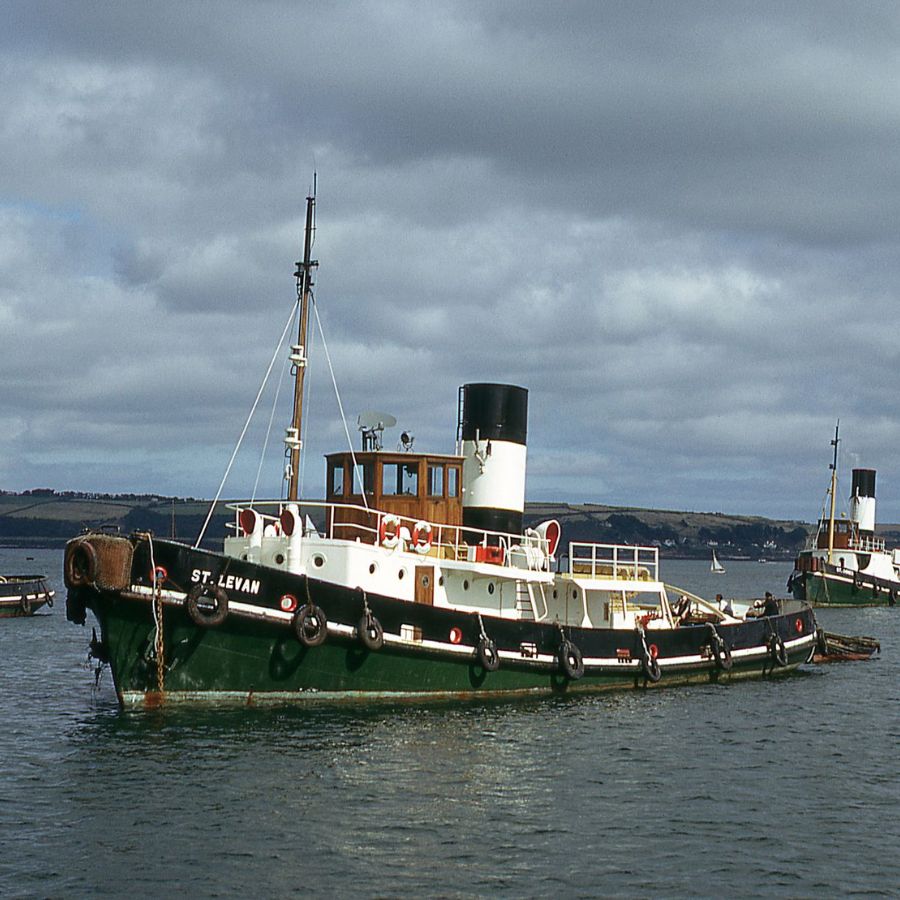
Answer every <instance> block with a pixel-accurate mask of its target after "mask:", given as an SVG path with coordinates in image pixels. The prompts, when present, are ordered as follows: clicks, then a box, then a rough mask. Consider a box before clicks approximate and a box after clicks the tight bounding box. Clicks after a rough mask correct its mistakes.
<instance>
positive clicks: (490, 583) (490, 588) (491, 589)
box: [488, 581, 494, 594]
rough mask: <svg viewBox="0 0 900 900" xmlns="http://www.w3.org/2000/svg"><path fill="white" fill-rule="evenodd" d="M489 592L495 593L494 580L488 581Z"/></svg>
mask: <svg viewBox="0 0 900 900" xmlns="http://www.w3.org/2000/svg"><path fill="white" fill-rule="evenodd" d="M488 593H489V594H493V593H494V582H493V581H489V582H488Z"/></svg>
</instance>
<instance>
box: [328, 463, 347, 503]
mask: <svg viewBox="0 0 900 900" xmlns="http://www.w3.org/2000/svg"><path fill="white" fill-rule="evenodd" d="M330 484H331V494H332V496H335V497H343V496H344V464H343V462H340V463H338V464H337V465H332V467H331V478H330Z"/></svg>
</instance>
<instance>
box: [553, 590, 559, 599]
mask: <svg viewBox="0 0 900 900" xmlns="http://www.w3.org/2000/svg"><path fill="white" fill-rule="evenodd" d="M558 596H559V591H558V590H557V589H556V588H553V599H554V600H555V599H556V598H557V597H558Z"/></svg>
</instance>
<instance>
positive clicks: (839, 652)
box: [813, 629, 881, 663]
mask: <svg viewBox="0 0 900 900" xmlns="http://www.w3.org/2000/svg"><path fill="white" fill-rule="evenodd" d="M876 653H881V644H880V643H879V642H878V641H876V640H875V638H870V637H863V636H861V635H853V636H849V635H843V634H835V633H834V632H831V631H823V630H822V629H819V630H818V631H817V632H816V652H815V654H814V655H813V662H814V663H827V662H846V661H848V660H861V659H871V658H872V657H873V656H874V655H875V654H876Z"/></svg>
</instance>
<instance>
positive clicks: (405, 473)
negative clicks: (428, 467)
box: [381, 463, 419, 497]
mask: <svg viewBox="0 0 900 900" xmlns="http://www.w3.org/2000/svg"><path fill="white" fill-rule="evenodd" d="M381 493H382V495H383V496H387V495H390V494H393V495H397V494H406V495H407V496H412V497H416V496H418V493H419V466H418V464H417V463H384V464H383V465H382V467H381Z"/></svg>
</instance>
